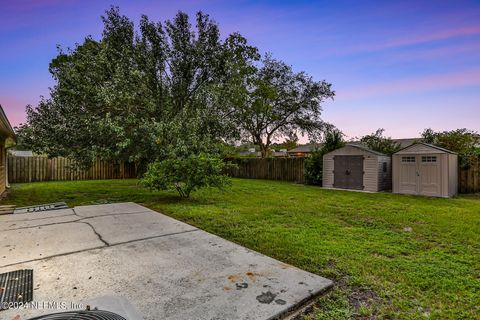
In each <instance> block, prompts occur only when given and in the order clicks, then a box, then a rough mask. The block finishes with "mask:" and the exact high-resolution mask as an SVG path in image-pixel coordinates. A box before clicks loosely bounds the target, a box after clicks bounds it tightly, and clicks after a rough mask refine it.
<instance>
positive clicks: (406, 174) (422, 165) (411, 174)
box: [399, 155, 441, 197]
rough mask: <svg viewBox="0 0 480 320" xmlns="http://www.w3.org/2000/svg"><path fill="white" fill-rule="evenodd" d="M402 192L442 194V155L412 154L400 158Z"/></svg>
mask: <svg viewBox="0 0 480 320" xmlns="http://www.w3.org/2000/svg"><path fill="white" fill-rule="evenodd" d="M399 188H400V193H406V194H421V195H425V196H435V197H438V196H441V167H440V157H439V156H436V155H411V156H402V157H401V158H400V186H399Z"/></svg>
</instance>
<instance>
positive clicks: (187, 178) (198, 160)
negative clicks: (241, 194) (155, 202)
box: [141, 153, 230, 198]
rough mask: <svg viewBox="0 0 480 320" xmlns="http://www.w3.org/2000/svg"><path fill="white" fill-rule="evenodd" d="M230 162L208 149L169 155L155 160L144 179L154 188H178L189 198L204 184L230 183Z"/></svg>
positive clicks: (147, 184)
mask: <svg viewBox="0 0 480 320" xmlns="http://www.w3.org/2000/svg"><path fill="white" fill-rule="evenodd" d="M226 166H227V164H226V163H225V162H224V161H223V159H221V158H219V157H215V156H212V155H209V154H205V153H202V154H192V155H189V156H188V157H186V158H167V159H165V160H162V161H156V162H153V163H151V164H150V165H149V166H148V170H147V172H146V173H145V175H144V178H143V179H142V181H141V183H142V185H144V186H145V187H147V188H150V189H151V190H169V189H175V190H177V192H178V194H179V195H180V196H181V197H182V198H188V197H189V196H190V193H191V192H192V191H196V190H198V189H200V188H204V187H215V188H219V189H221V188H223V187H225V186H228V185H229V184H230V180H229V178H228V177H227V176H226V175H225V174H224V170H225V167H226Z"/></svg>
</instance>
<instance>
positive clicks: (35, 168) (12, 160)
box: [7, 156, 137, 183]
mask: <svg viewBox="0 0 480 320" xmlns="http://www.w3.org/2000/svg"><path fill="white" fill-rule="evenodd" d="M7 163H8V181H9V182H11V183H15V182H36V181H64V180H96V179H127V178H136V177H137V174H136V169H135V164H134V163H129V162H123V161H116V162H114V161H102V160H97V161H95V162H94V163H93V165H92V166H91V167H90V168H89V169H85V170H83V169H80V168H78V167H75V166H74V161H73V160H70V159H67V158H62V157H57V158H51V159H49V158H47V157H41V156H34V157H15V156H8V159H7Z"/></svg>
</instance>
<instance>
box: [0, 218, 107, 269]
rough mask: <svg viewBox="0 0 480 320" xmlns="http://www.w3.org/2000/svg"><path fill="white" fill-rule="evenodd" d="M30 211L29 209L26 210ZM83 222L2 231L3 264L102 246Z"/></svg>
mask: <svg viewBox="0 0 480 320" xmlns="http://www.w3.org/2000/svg"><path fill="white" fill-rule="evenodd" d="M27 214H28V213H27ZM103 245H104V243H103V242H101V241H100V240H99V239H98V237H97V236H96V235H95V232H94V230H93V229H92V228H91V227H90V226H88V225H87V224H84V223H70V222H66V223H60V224H55V225H47V226H41V227H32V228H24V229H17V230H7V231H2V232H0V247H1V248H0V266H4V265H11V264H15V263H20V262H23V261H30V260H38V259H44V258H48V257H51V256H55V255H61V254H65V253H71V252H77V251H82V250H86V249H92V248H98V247H100V246H103Z"/></svg>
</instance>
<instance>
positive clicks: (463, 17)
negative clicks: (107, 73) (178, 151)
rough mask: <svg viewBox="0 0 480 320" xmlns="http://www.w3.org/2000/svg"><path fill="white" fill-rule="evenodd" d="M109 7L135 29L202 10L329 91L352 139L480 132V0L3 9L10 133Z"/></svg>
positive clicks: (0, 99)
mask: <svg viewBox="0 0 480 320" xmlns="http://www.w3.org/2000/svg"><path fill="white" fill-rule="evenodd" d="M110 5H118V6H119V7H120V10H121V12H122V13H123V14H125V15H127V16H129V17H130V18H131V19H132V20H134V21H135V22H137V21H138V20H139V18H140V15H141V14H146V15H148V16H149V17H150V18H151V19H155V20H162V21H163V20H165V19H169V18H172V17H173V16H174V15H175V13H176V12H177V11H178V10H182V11H186V12H188V13H192V14H193V13H194V12H196V11H198V10H202V11H204V12H206V13H208V14H210V16H211V17H212V18H213V19H214V20H216V21H217V22H218V23H219V25H220V30H221V32H222V35H223V36H225V35H227V34H228V33H231V32H234V31H238V32H240V33H241V34H243V35H244V36H245V37H246V38H247V39H248V40H249V41H250V42H251V44H253V45H255V46H257V47H258V48H259V49H260V51H261V52H271V53H272V54H273V55H274V57H276V58H280V59H282V60H284V61H286V62H287V63H288V64H291V65H292V66H293V68H294V69H295V70H297V71H302V70H303V71H306V72H307V73H309V74H311V75H312V76H313V77H314V78H315V79H317V80H326V81H328V82H330V83H332V84H333V88H334V90H335V91H336V98H335V100H334V101H331V102H328V103H326V104H325V105H324V119H325V120H326V121H329V122H331V123H333V124H334V125H336V126H337V127H338V128H340V129H341V130H342V131H343V132H344V133H345V134H346V135H347V136H348V137H355V136H360V135H364V134H367V133H370V132H373V131H375V129H377V128H385V130H386V134H387V135H388V136H392V137H394V138H407V137H416V136H418V135H419V133H420V132H421V131H422V130H423V129H424V128H427V127H431V128H433V129H436V130H450V129H455V128H463V127H466V128H469V129H473V130H477V131H480V1H479V0H477V1H462V0H457V1H441V0H438V1H431V0H429V1H207V0H205V1H194V0H191V1H138V0H137V1H112V0H110V1H101V0H96V1H90V0H78V1H77V0H43V1H42V0H37V1H34V0H28V1H7V0H0V41H1V47H0V104H1V105H2V106H3V108H4V109H5V112H6V113H7V115H8V117H9V119H10V121H11V122H12V125H14V126H15V125H18V124H19V123H21V122H23V121H24V120H25V113H24V110H25V106H26V105H27V104H32V105H36V103H37V102H38V100H39V97H40V96H41V95H44V96H48V93H49V90H48V87H49V86H52V85H53V80H52V79H51V77H50V74H49V72H48V64H49V62H50V60H51V59H52V58H53V57H54V56H55V55H56V52H57V50H56V46H57V45H60V46H61V47H63V48H67V47H71V46H73V45H74V44H75V43H78V42H82V41H83V39H84V37H85V36H87V35H92V36H93V37H94V38H96V39H98V38H99V35H100V34H101V31H102V23H101V20H100V16H101V15H102V14H103V13H104V11H105V10H106V9H107V8H108V7H109V6H110Z"/></svg>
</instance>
